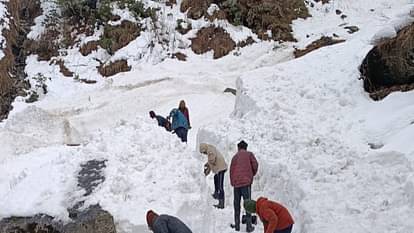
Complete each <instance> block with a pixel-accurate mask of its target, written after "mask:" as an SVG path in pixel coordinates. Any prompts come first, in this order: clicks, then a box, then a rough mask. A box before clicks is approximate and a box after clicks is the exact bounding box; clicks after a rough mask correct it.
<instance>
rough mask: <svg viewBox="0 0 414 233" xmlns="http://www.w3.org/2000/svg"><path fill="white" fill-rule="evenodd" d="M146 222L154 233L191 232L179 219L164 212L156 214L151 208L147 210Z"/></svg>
mask: <svg viewBox="0 0 414 233" xmlns="http://www.w3.org/2000/svg"><path fill="white" fill-rule="evenodd" d="M147 224H148V228H149V229H150V230H151V231H153V232H154V233H192V231H191V230H190V228H188V226H186V225H185V224H184V223H183V222H182V221H181V220H180V219H178V218H176V217H174V216H170V215H166V214H161V215H158V214H156V213H155V212H154V211H152V210H149V211H148V212H147Z"/></svg>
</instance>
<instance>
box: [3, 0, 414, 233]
mask: <svg viewBox="0 0 414 233" xmlns="http://www.w3.org/2000/svg"><path fill="white" fill-rule="evenodd" d="M116 2H117V3H116V4H114V3H111V4H109V5H105V4H106V3H105V1H102V5H99V4H98V5H96V8H97V9H98V10H97V11H96V12H95V10H93V7H90V8H87V9H86V10H87V11H86V13H85V14H83V13H82V12H84V11H83V10H84V9H83V8H82V11H80V13H79V12H78V13H77V14H72V15H71V14H69V13H68V12H65V11H64V8H62V6H61V5H59V4H58V3H52V2H50V1H46V0H41V1H39V2H38V3H39V4H38V6H39V7H40V8H41V12H42V13H39V12H37V11H34V9H36V6H31V7H30V6H28V8H27V9H26V10H27V11H28V12H32V11H33V12H36V14H35V13H33V14H29V15H31V16H36V17H28V18H25V19H24V20H23V21H24V22H23V21H22V22H23V23H26V24H25V27H29V28H30V31H27V32H26V34H25V38H24V41H21V43H20V44H25V46H22V51H24V53H19V55H18V56H17V55H16V56H15V57H13V59H17V58H20V59H24V63H25V64H24V66H23V68H24V72H23V73H22V72H16V73H14V74H13V73H12V72H9V71H10V70H8V69H12V67H15V66H13V65H12V66H5V67H6V69H5V70H3V71H2V70H0V73H2V72H3V73H4V72H6V73H9V74H12V75H11V76H10V77H8V76H7V79H4V77H5V76H1V80H2V81H3V80H9V79H10V80H17V79H20V80H21V81H20V83H24V82H29V83H30V84H31V85H30V87H28V86H22V85H23V84H18V85H17V86H16V85H12V84H10V83H8V82H7V83H8V85H9V86H7V88H6V89H7V90H11V91H10V92H7V94H5V93H6V91H3V89H2V97H4V96H7V97H8V98H7V101H5V102H2V106H6V107H4V109H6V110H5V111H3V109H2V115H3V117H2V118H4V120H3V121H2V122H1V123H0V139H1V140H0V218H8V217H12V216H15V217H19V216H21V217H29V216H33V215H36V214H40V213H42V214H46V215H49V216H52V217H54V218H55V220H57V221H62V222H64V223H67V222H69V221H70V219H71V216H70V215H71V214H72V211H71V209H72V208H75V209H80V210H82V209H83V208H86V207H88V206H90V205H95V204H99V205H100V206H101V207H102V209H104V210H105V211H107V212H108V213H110V215H112V216H113V220H114V222H115V225H116V231H117V232H121V233H123V232H125V233H135V232H148V229H147V226H146V220H145V213H146V211H147V210H148V209H154V210H156V211H157V212H160V213H168V214H172V215H176V216H179V217H180V218H181V219H183V220H184V221H185V222H186V223H187V224H188V225H189V226H190V228H191V229H192V230H193V232H195V233H230V232H233V230H232V229H231V228H230V227H229V224H230V223H231V222H232V221H233V193H232V188H231V186H230V183H229V178H228V174H226V177H225V192H226V208H225V209H224V210H217V209H215V208H214V207H213V206H212V205H213V204H214V200H213V199H212V198H211V196H210V193H212V190H213V181H212V179H213V178H212V177H211V176H210V177H207V178H206V177H204V175H203V173H202V167H203V164H204V163H205V160H206V158H205V157H204V155H201V154H200V153H198V151H197V148H198V144H199V143H200V142H207V143H211V144H214V145H216V146H217V147H218V149H219V150H220V151H222V153H223V154H224V155H225V158H226V160H227V161H230V159H231V157H232V156H233V155H234V153H235V152H236V144H237V142H238V141H239V140H241V139H243V140H246V141H247V142H248V143H249V150H251V151H253V152H254V153H255V155H256V156H257V159H258V161H259V173H258V175H257V176H256V177H255V180H254V184H253V191H252V195H253V197H254V198H257V197H259V196H262V195H264V196H268V197H269V198H271V199H274V200H278V201H280V202H282V203H284V204H285V205H286V206H287V207H288V208H289V210H290V211H291V213H292V214H293V216H294V218H295V225H294V231H293V232H296V233H299V232H300V233H332V232H335V233H342V232H343V233H345V232H358V233H359V232H361V233H362V232H364V233H365V232H398V233H409V232H414V222H413V221H412V220H411V218H412V216H414V210H413V209H414V208H413V207H414V161H413V158H414V157H413V156H414V145H413V144H412V143H410V139H411V136H412V135H414V127H413V119H414V107H413V106H414V105H413V104H414V103H413V92H412V91H411V92H410V91H409V90H411V89H412V88H406V87H405V86H401V85H408V86H409V85H411V84H412V83H414V82H413V77H414V76H413V77H411V76H410V75H405V76H406V77H408V78H407V79H406V80H404V82H402V83H398V82H397V83H392V85H391V88H393V89H392V90H391V91H389V90H390V86H387V85H385V86H384V85H382V86H381V83H380V84H378V85H379V86H375V90H374V92H375V91H378V89H380V90H385V93H386V94H385V95H384V96H382V94H381V97H382V98H375V96H373V95H372V92H371V91H370V90H369V88H368V89H367V87H366V83H367V82H368V81H367V80H368V79H367V78H369V81H371V80H375V78H376V77H378V76H375V72H374V73H373V72H371V70H369V69H371V67H370V66H367V67H369V69H368V71H367V72H362V73H361V69H362V68H364V66H361V65H362V64H364V61H367V60H368V61H370V60H369V59H371V58H370V57H369V56H368V58H367V55H369V54H372V53H373V52H370V51H376V50H375V49H377V48H379V49H380V50H379V51H393V50H391V49H389V50H384V48H389V47H386V46H393V45H395V43H398V42H395V40H397V41H403V44H404V46H405V47H404V48H406V49H407V51H408V50H410V49H412V48H414V47H413V44H412V37H411V36H410V35H412V34H409V33H407V31H410V30H412V27H413V22H414V14H413V12H414V5H413V4H414V2H413V1H409V0H394V1H388V0H369V1H364V0H355V1H349V0H330V1H313V0H312V1H303V2H302V1H280V4H282V5H277V4H275V5H264V6H266V7H268V8H260V7H258V8H255V7H252V6H251V5H249V1H239V2H237V3H235V4H234V5H229V4H230V3H231V2H232V1H201V0H200V1H199V0H197V1H186V0H177V1H150V0H148V1H147V0H146V1H142V4H138V3H137V2H136V1H116ZM260 2H261V3H263V4H266V3H265V2H266V1H260ZM10 3H16V4H18V3H20V4H21V2H20V1H17V2H13V1H12V0H10V1H9V6H7V4H6V3H3V2H2V3H0V13H2V14H0V16H1V15H2V16H1V17H2V18H3V19H6V20H4V22H3V24H2V25H1V26H0V27H2V28H9V29H10V27H11V26H10V25H12V21H11V20H10V19H11V18H13V17H11V16H10V15H12V14H11V12H10ZM122 4H125V6H123V5H122ZM136 4H138V5H136ZM283 4H285V5H283ZM102 6H109V10H108V9H106V8H103V7H102ZM88 7H89V6H88ZM94 7H95V6H94ZM282 8H283V9H284V10H286V11H281V10H280V9H282ZM30 9H31V10H30ZM71 9H72V8H71ZM91 9H92V10H91ZM263 9H265V10H266V11H265V12H261V10H263ZM268 9H271V10H268ZM104 10H105V11H104ZM108 12H109V13H108ZM275 12H279V14H276V13H275ZM292 12H294V13H292ZM265 15H267V16H269V17H264V16H265ZM75 16H82V17H83V18H76V17H75ZM84 16H85V17H84ZM92 16H93V17H92ZM247 16H250V17H247ZM259 16H263V17H259ZM270 16H271V17H270ZM74 17H75V18H74ZM14 18H15V17H14ZM14 18H13V19H14ZM30 18H33V19H32V21H33V22H32V23H31V24H29V23H28V21H27V20H29V21H30ZM266 20H269V21H266ZM28 24H29V25H28ZM18 25H22V24H20V23H19V24H18ZM190 25H191V26H190ZM11 29H12V28H11ZM3 32H5V30H3ZM404 36H405V37H404ZM4 38H6V39H5V40H4ZM327 38H329V39H327ZM401 38H402V39H401ZM3 41H5V42H4V43H5V44H6V45H7V44H10V43H11V40H8V39H7V34H4V33H3ZM390 41H391V42H390ZM45 43H46V44H45ZM389 44H391V45H389ZM394 47H396V46H394ZM394 47H392V48H394ZM397 47H401V46H399V44H398V46H397ZM2 48H3V57H2V58H4V57H5V56H7V54H8V52H7V51H8V50H7V48H8V47H7V46H4V45H3V46H2ZM5 48H6V49H5ZM298 51H299V52H298ZM404 51H405V50H404ZM404 51H401V50H399V51H398V55H399V56H405V57H407V62H406V63H404V64H406V65H407V67H409V68H410V67H412V64H414V63H410V60H409V59H410V56H411V55H412V54H411V53H410V52H404ZM390 53H391V52H390ZM21 54H24V56H23V57H22V55H21ZM298 54H300V56H299V55H298ZM380 54H382V53H381V52H380ZM391 54H393V53H391ZM401 54H402V55H401ZM410 54H411V55H410ZM10 56H11V54H10ZM384 56H385V55H384ZM386 58H387V59H390V57H389V56H386ZM379 60H380V59H379ZM411 62H412V61H411ZM384 64H385V65H384V67H388V68H390V69H391V70H392V71H393V72H399V70H398V69H397V68H396V66H394V63H390V61H389V60H386V61H384ZM399 64H400V63H399ZM361 67H362V68H361ZM0 68H1V66H0ZM405 70H407V74H408V72H410V71H411V69H405ZM362 71H363V69H362ZM370 72H371V73H370ZM364 75H365V76H364ZM370 75H371V76H370ZM405 76H404V77H405ZM393 77H394V76H393ZM361 78H362V80H361ZM381 78H382V77H381ZM385 78H387V77H385ZM14 83H16V82H14ZM0 87H1V88H3V86H1V85H0ZM1 88H0V89H1ZM226 88H234V89H236V90H237V93H236V95H235V96H234V95H233V94H231V93H228V92H224V90H225V89H226ZM16 90H20V91H16ZM400 91H405V92H400ZM17 92H20V93H17ZM9 93H14V94H9ZM375 93H377V92H375ZM374 99H375V100H374ZM180 100H185V101H186V103H187V106H188V107H189V110H190V117H191V122H192V129H191V130H190V132H189V141H188V144H183V143H181V142H180V141H179V140H178V138H176V136H175V135H172V134H171V133H169V132H166V131H165V130H164V129H162V128H160V127H158V126H157V125H156V123H155V121H153V120H152V119H150V118H149V116H148V112H149V111H150V110H154V111H155V112H157V113H159V114H161V115H164V116H166V115H167V114H168V113H169V111H170V110H171V109H172V108H174V107H177V105H178V102H179V101H180ZM7 103H11V105H10V104H9V105H7ZM91 163H92V164H93V163H98V165H97V166H98V168H95V167H94V169H95V170H96V171H95V172H96V173H97V174H98V176H99V177H98V181H97V182H96V183H95V184H94V185H92V187H85V186H82V182H80V180H81V179H80V178H79V176H80V175H79V174H82V171H83V168H84V167H85V166H88V164H89V165H90V164H91ZM93 166H95V165H93ZM93 166H92V167H93ZM79 205H80V207H79ZM243 230H244V229H243ZM261 231H263V226H262V224H261V223H259V224H258V225H257V226H256V230H255V231H254V232H261ZM5 232H8V231H5Z"/></svg>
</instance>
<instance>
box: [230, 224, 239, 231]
mask: <svg viewBox="0 0 414 233" xmlns="http://www.w3.org/2000/svg"><path fill="white" fill-rule="evenodd" d="M230 227H231V228H233V229H234V230H235V231H240V225H236V224H230Z"/></svg>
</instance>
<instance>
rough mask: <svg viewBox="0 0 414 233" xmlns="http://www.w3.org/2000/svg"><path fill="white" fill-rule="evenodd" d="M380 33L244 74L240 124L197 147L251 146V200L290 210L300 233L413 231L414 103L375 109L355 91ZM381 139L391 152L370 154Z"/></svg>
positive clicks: (368, 28) (205, 136)
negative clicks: (254, 163) (254, 165)
mask: <svg viewBox="0 0 414 233" xmlns="http://www.w3.org/2000/svg"><path fill="white" fill-rule="evenodd" d="M339 2H341V3H345V2H346V1H336V2H335V3H339ZM349 4H351V3H349ZM356 4H362V3H361V2H359V3H356ZM390 7H391V6H390ZM381 9H383V8H381ZM409 9H410V7H409V6H408V8H407V9H403V8H396V9H394V11H393V10H392V9H387V12H388V14H387V15H386V17H385V15H384V18H387V19H386V20H380V21H382V22H383V23H384V24H385V25H394V22H395V20H397V21H399V22H401V21H405V22H409V20H405V19H407V12H408V11H409ZM376 10H380V9H376ZM383 10H384V9H383ZM384 11H385V10H384ZM400 12H401V14H400ZM400 16H403V18H400ZM388 17H389V18H388ZM310 21H312V19H310ZM361 22H362V21H361ZM373 22H375V20H373ZM377 22H379V21H377ZM302 23H303V24H304V25H308V26H310V24H308V22H302ZM328 26H329V24H328ZM298 27H299V26H298ZM300 27H301V28H304V27H302V26H300ZM383 27H384V26H382V25H381V24H379V23H372V22H366V23H365V24H363V25H361V28H362V30H361V32H359V33H358V34H357V35H356V36H354V37H353V38H349V40H348V41H347V42H345V43H344V44H341V45H335V46H332V47H328V48H322V49H320V50H318V51H316V52H313V53H312V54H309V55H307V56H305V57H303V58H301V59H297V60H294V61H290V62H287V63H283V64H279V65H276V66H275V67H267V68H262V69H258V70H254V71H252V72H249V73H246V74H244V75H243V76H242V77H241V78H240V79H239V80H238V90H240V91H239V92H238V96H237V100H236V107H235V111H234V113H233V116H234V119H229V120H225V121H223V122H220V123H219V124H217V125H216V126H213V127H212V128H218V129H217V130H215V131H211V130H209V129H207V128H206V129H204V130H201V131H200V135H199V140H203V141H209V142H211V143H217V144H218V145H219V147H220V148H221V149H222V150H224V151H226V150H227V148H229V146H230V145H229V144H228V142H231V143H233V144H234V142H236V141H237V140H240V139H245V140H247V142H249V143H250V145H251V146H250V148H249V149H250V150H251V151H253V152H255V154H256V156H257V157H258V160H259V166H260V165H261V167H260V171H259V174H258V177H257V178H256V180H255V183H254V185H253V197H258V196H261V195H265V196H268V197H269V198H271V199H275V200H279V201H281V202H282V203H284V204H286V205H287V206H288V208H289V209H290V210H291V211H292V213H293V215H294V216H295V219H296V225H295V232H318V233H323V232H361V233H362V232H367V231H368V232H412V231H413V230H414V223H413V222H412V221H411V220H410V217H411V216H413V215H414V212H413V210H412V207H413V205H414V198H413V197H414V196H413V192H412V191H413V184H414V176H413V172H414V164H413V159H412V158H413V155H414V150H413V148H412V147H410V146H409V145H408V143H407V141H406V140H407V136H408V135H412V133H413V132H412V127H411V124H410V122H412V119H413V114H414V112H413V108H412V106H413V101H412V94H411V93H404V94H402V93H395V94H393V95H392V96H390V97H388V98H389V99H388V100H386V101H384V102H381V103H373V102H372V101H370V99H369V97H367V95H366V94H365V93H364V91H363V88H362V86H361V85H362V84H361V83H360V81H358V78H359V71H358V68H359V65H360V63H361V61H362V60H363V58H364V56H365V54H366V53H367V52H368V51H369V49H371V47H372V45H371V44H370V43H371V41H372V38H373V37H374V35H376V32H377V31H381V30H382V28H383ZM312 30H313V28H310V29H308V31H312ZM301 33H305V32H303V31H302V32H301ZM378 138H382V139H383V140H380V142H383V143H385V146H384V147H383V148H382V149H381V150H373V149H370V147H369V146H368V144H369V143H376V142H377V141H376V140H378ZM406 143H407V144H406ZM227 221H231V217H227Z"/></svg>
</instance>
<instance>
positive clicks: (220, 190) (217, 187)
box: [214, 170, 226, 200]
mask: <svg viewBox="0 0 414 233" xmlns="http://www.w3.org/2000/svg"><path fill="white" fill-rule="evenodd" d="M224 173H226V170H224V171H220V172H219V173H217V174H215V175H214V193H216V194H217V199H219V200H223V199H224V187H223V186H224Z"/></svg>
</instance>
